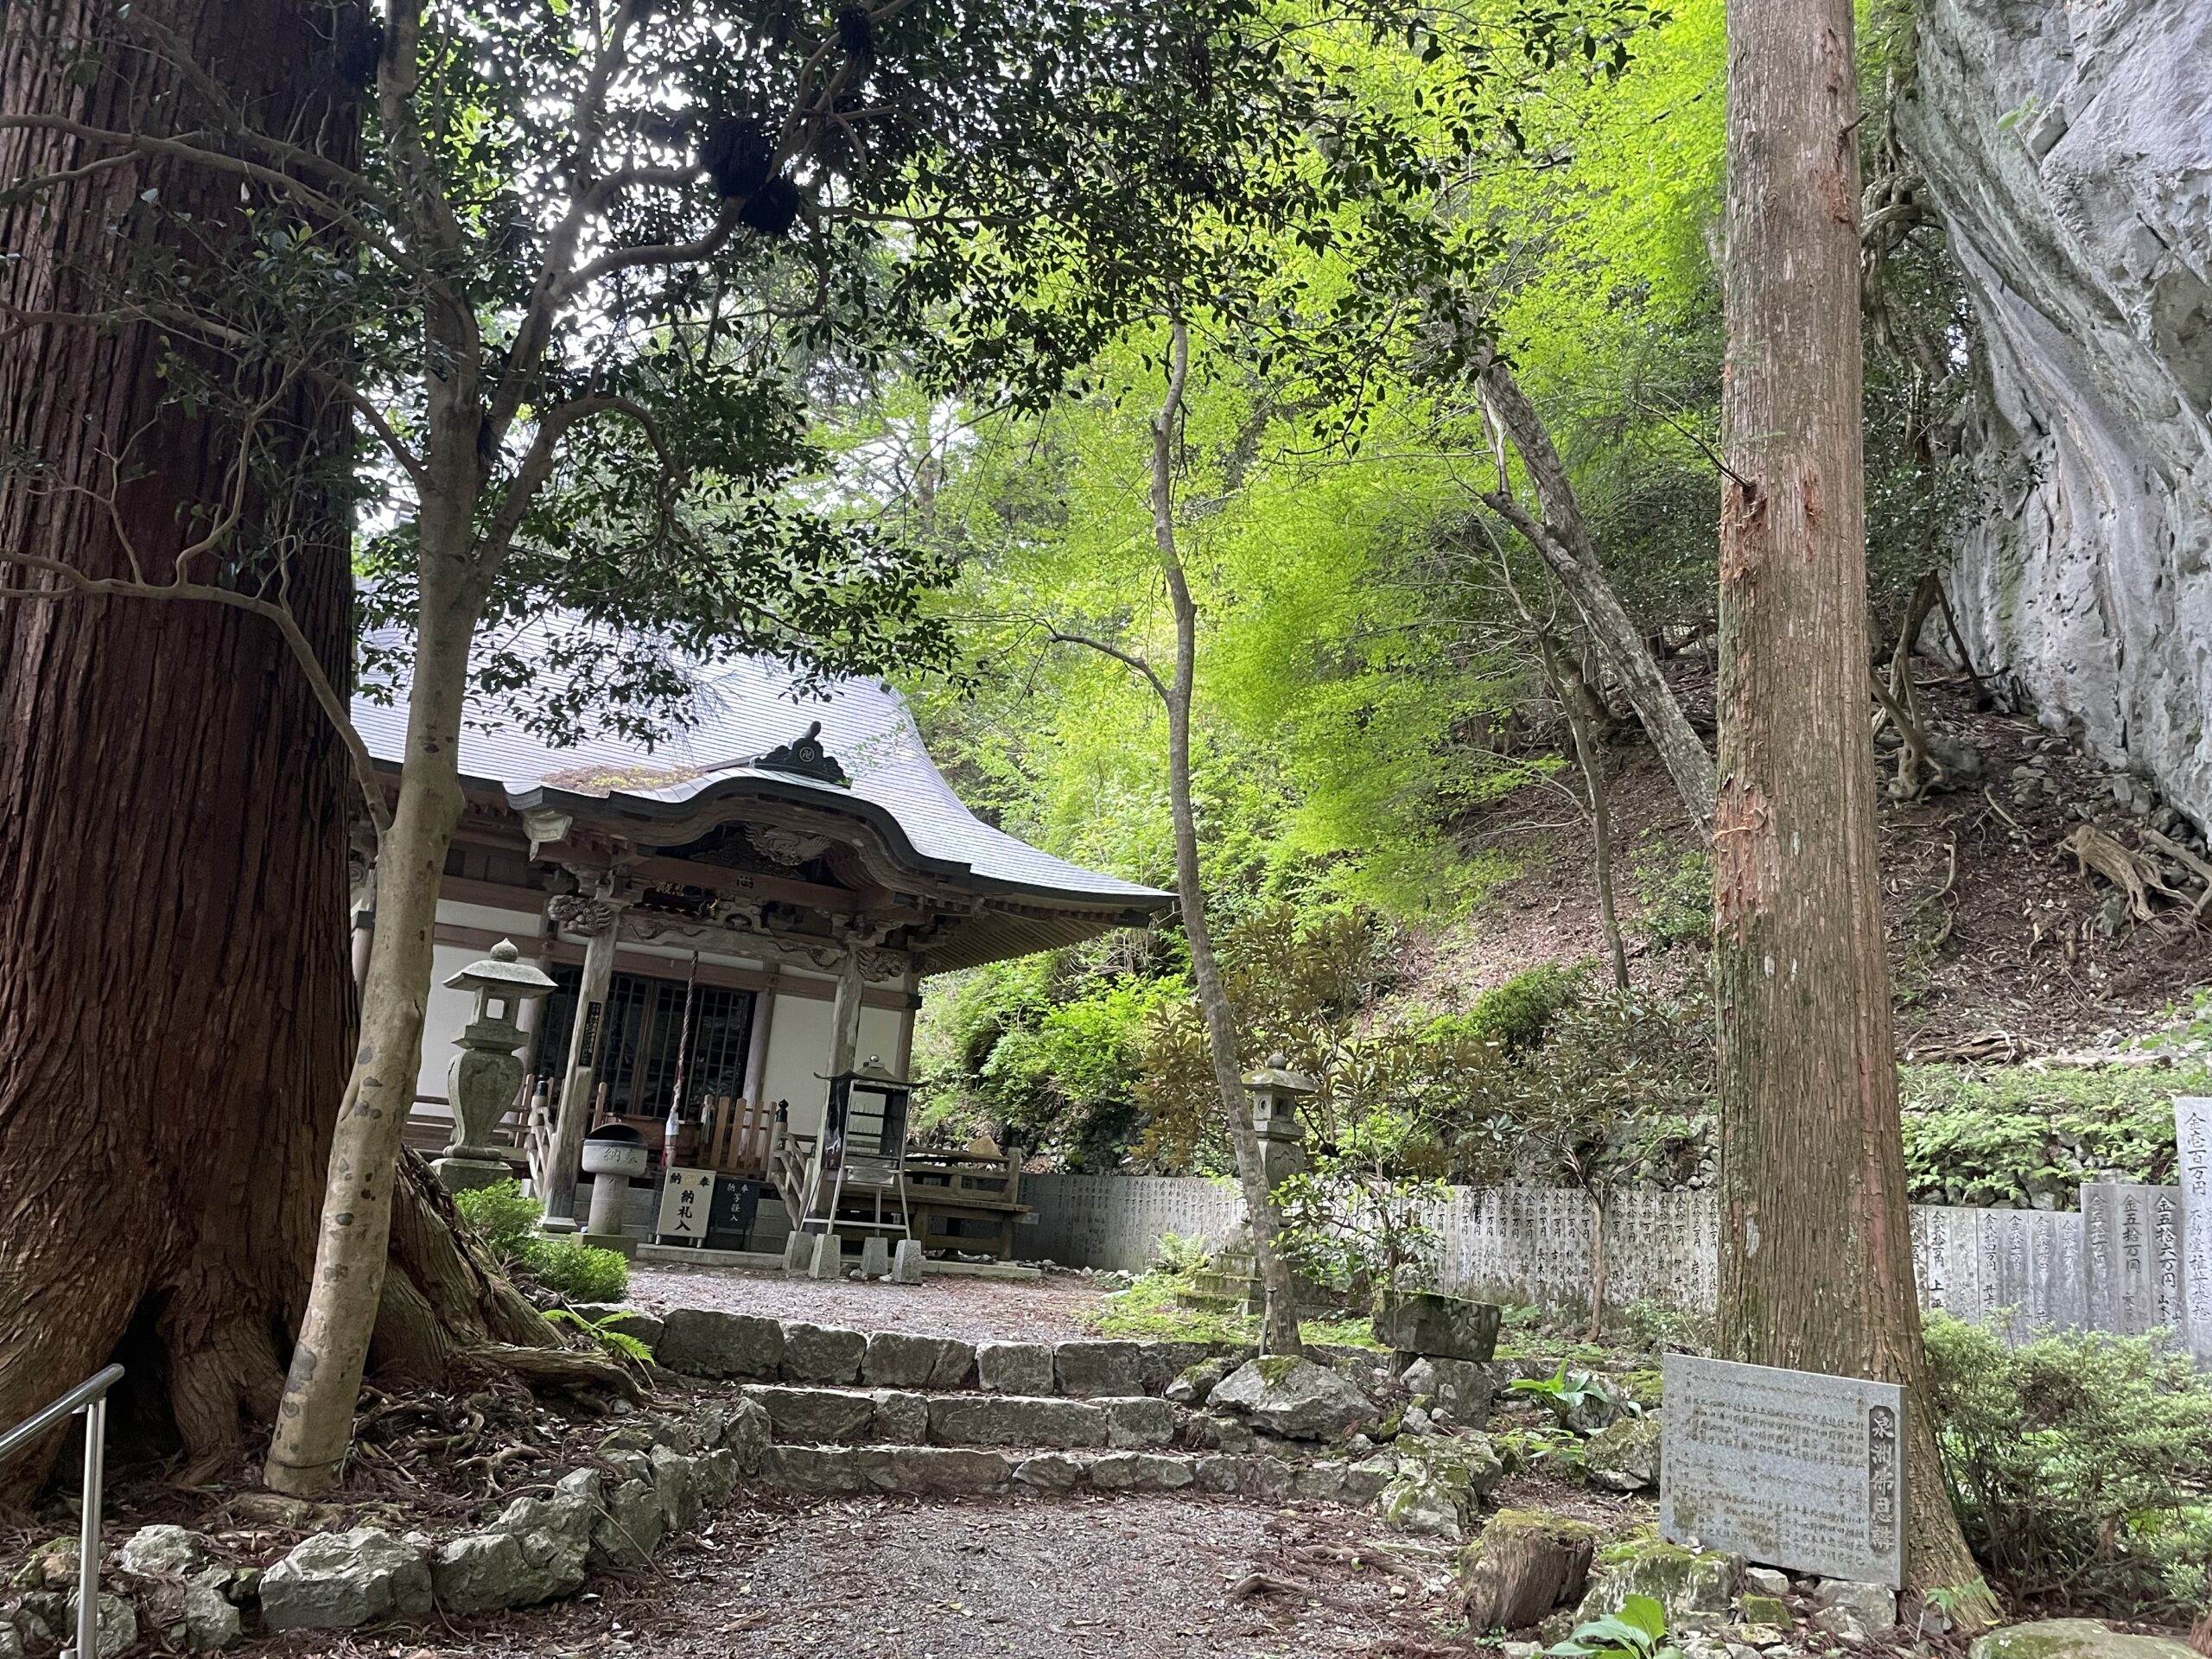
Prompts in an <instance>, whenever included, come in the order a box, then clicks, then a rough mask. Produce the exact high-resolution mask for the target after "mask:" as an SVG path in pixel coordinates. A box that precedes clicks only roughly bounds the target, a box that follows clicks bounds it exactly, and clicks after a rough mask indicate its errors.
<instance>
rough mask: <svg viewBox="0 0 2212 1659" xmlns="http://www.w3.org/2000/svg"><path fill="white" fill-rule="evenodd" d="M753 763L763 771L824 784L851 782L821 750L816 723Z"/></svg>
mask: <svg viewBox="0 0 2212 1659" xmlns="http://www.w3.org/2000/svg"><path fill="white" fill-rule="evenodd" d="M753 765H754V766H759V767H760V769H761V770H763V771H764V772H790V773H791V774H792V775H793V776H794V777H798V778H813V779H819V780H820V781H821V782H823V783H825V784H849V783H850V782H851V781H852V780H851V779H849V778H847V777H846V776H845V769H844V768H843V767H842V766H839V765H838V764H837V762H836V759H835V757H833V756H832V755H831V754H830V753H829V751H828V750H826V749H824V748H823V747H822V722H821V721H818V720H817V721H815V722H814V723H813V724H811V725H810V726H809V727H808V728H806V730H805V732H804V734H801V735H800V736H798V738H795V739H794V740H792V741H791V742H789V743H785V744H784V745H783V746H781V747H779V748H773V749H771V750H769V751H768V753H766V754H764V755H760V756H758V757H757V758H755V760H753Z"/></svg>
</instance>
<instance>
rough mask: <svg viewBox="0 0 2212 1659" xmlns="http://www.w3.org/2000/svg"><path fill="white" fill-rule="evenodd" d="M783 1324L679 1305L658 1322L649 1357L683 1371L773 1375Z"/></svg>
mask: <svg viewBox="0 0 2212 1659" xmlns="http://www.w3.org/2000/svg"><path fill="white" fill-rule="evenodd" d="M653 1357H654V1358H655V1359H656V1360H658V1361H659V1363H662V1364H663V1365H665V1366H667V1367H668V1369H669V1370H671V1371H682V1372H683V1373H684V1374H685V1375H686V1376H715V1377H721V1376H757V1377H766V1378H772V1377H774V1376H777V1375H778V1373H779V1370H781V1368H782V1364H783V1357H784V1327H783V1326H782V1325H779V1324H777V1323H776V1321H775V1320H773V1319H755V1318H753V1316H752V1315H751V1314H749V1313H717V1312H715V1310H713V1309H711V1308H704V1307H679V1308H677V1309H675V1310H673V1311H672V1312H671V1313H669V1315H668V1316H667V1317H666V1318H665V1319H663V1320H662V1321H661V1332H660V1341H659V1342H658V1344H656V1345H655V1347H654V1349H653Z"/></svg>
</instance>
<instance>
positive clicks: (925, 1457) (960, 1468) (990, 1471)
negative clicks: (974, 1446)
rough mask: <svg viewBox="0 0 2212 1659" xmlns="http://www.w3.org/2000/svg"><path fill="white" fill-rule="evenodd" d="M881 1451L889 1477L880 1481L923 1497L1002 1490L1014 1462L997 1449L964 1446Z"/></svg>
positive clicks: (892, 1448) (918, 1447)
mask: <svg viewBox="0 0 2212 1659" xmlns="http://www.w3.org/2000/svg"><path fill="white" fill-rule="evenodd" d="M880 1455H881V1456H882V1457H883V1459H885V1467H886V1470H887V1474H888V1477H889V1478H888V1479H887V1481H885V1482H883V1483H882V1484H884V1485H885V1487H886V1488H887V1490H888V1491H895V1492H911V1493H914V1494H916V1495H918V1496H920V1497H960V1496H964V1495H967V1494H970V1493H976V1492H995V1491H1002V1490H1003V1489H1004V1488H1005V1486H1006V1484H1007V1481H1008V1480H1009V1479H1011V1478H1013V1475H1014V1466H1015V1465H1014V1462H1013V1461H1012V1460H1011V1459H1007V1458H1005V1457H1002V1456H1001V1455H1000V1454H999V1453H998V1452H974V1451H969V1449H968V1448H966V1447H965V1446H891V1447H888V1448H887V1449H886V1450H884V1451H883V1452H881V1453H880Z"/></svg>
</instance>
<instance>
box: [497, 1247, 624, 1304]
mask: <svg viewBox="0 0 2212 1659" xmlns="http://www.w3.org/2000/svg"><path fill="white" fill-rule="evenodd" d="M522 1258H523V1261H524V1262H525V1263H527V1264H528V1266H529V1268H530V1270H531V1272H532V1273H534V1274H537V1282H538V1283H539V1284H541V1285H543V1286H544V1287H545V1288H546V1289H548V1290H550V1291H551V1292H552V1293H553V1294H555V1295H556V1296H558V1297H561V1298H562V1299H563V1300H567V1301H571V1302H615V1301H620V1300H621V1299H622V1298H623V1296H624V1295H625V1294H627V1293H628V1291H629V1288H630V1264H629V1263H628V1262H625V1261H624V1260H623V1259H622V1255H621V1252H620V1251H619V1250H602V1249H600V1248H599V1247H598V1246H597V1245H594V1244H587V1243H584V1242H583V1240H582V1239H580V1238H573V1237H548V1236H540V1237H537V1238H532V1239H530V1240H528V1241H526V1242H525V1243H524V1246H523V1249H522Z"/></svg>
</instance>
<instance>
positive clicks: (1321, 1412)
mask: <svg viewBox="0 0 2212 1659" xmlns="http://www.w3.org/2000/svg"><path fill="white" fill-rule="evenodd" d="M1206 1403H1207V1404H1208V1405H1209V1406H1211V1407H1212V1408H1215V1409H1216V1410H1220V1409H1222V1408H1227V1409H1229V1410H1231V1411H1235V1412H1238V1413H1240V1414H1243V1416H1244V1417H1245V1418H1246V1419H1247V1420H1249V1421H1250V1423H1251V1425H1252V1427H1255V1428H1258V1429H1263V1430H1265V1431H1266V1432H1267V1433H1270V1434H1279V1435H1281V1436H1282V1437H1283V1438H1284V1439H1285V1440H1339V1439H1341V1438H1343V1437H1344V1435H1347V1434H1350V1433H1352V1432H1353V1431H1355V1430H1357V1429H1360V1428H1364V1427H1367V1426H1368V1425H1369V1424H1370V1423H1372V1422H1373V1421H1375V1407H1374V1405H1373V1403H1372V1402H1370V1400H1369V1399H1368V1397H1367V1396H1366V1395H1363V1394H1362V1393H1361V1392H1360V1391H1359V1390H1358V1389H1357V1388H1355V1387H1354V1386H1353V1385H1352V1383H1351V1381H1350V1380H1349V1379H1347V1378H1345V1377H1344V1376H1339V1375H1338V1373H1337V1372H1335V1371H1332V1370H1330V1369H1329V1368H1328V1367H1327V1366H1325V1365H1316V1364H1315V1363H1313V1361H1312V1360H1310V1359H1306V1358H1304V1357H1274V1356H1266V1357H1262V1358H1259V1359H1255V1360H1253V1361H1251V1362H1250V1363H1248V1364H1244V1365H1240V1366H1238V1367H1237V1368H1236V1370H1234V1371H1231V1372H1230V1374H1229V1375H1228V1376H1225V1377H1224V1378H1223V1379H1222V1380H1221V1382H1220V1383H1218V1384H1217V1385H1216V1386H1215V1388H1214V1390H1213V1392H1212V1394H1211V1395H1210V1396H1209V1398H1208V1399H1207V1402H1206Z"/></svg>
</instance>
